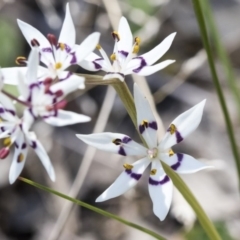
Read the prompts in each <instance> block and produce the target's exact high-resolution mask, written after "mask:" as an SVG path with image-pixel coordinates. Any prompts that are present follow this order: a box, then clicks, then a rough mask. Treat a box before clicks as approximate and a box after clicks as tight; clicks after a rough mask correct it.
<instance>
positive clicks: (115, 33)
mask: <svg viewBox="0 0 240 240" xmlns="http://www.w3.org/2000/svg"><path fill="white" fill-rule="evenodd" d="M112 36H113V38H114V40H117V41H119V40H120V36H119V34H118V32H117V31H113V32H112Z"/></svg>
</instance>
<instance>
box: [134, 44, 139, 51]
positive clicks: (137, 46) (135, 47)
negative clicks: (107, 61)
mask: <svg viewBox="0 0 240 240" xmlns="http://www.w3.org/2000/svg"><path fill="white" fill-rule="evenodd" d="M139 49H140V47H139V45H138V44H136V45H135V46H134V47H133V53H138V52H139Z"/></svg>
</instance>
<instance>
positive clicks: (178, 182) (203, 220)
mask: <svg viewBox="0 0 240 240" xmlns="http://www.w3.org/2000/svg"><path fill="white" fill-rule="evenodd" d="M118 88H122V89H121V90H120V89H116V88H115V89H116V91H117V92H118V93H119V92H120V94H119V97H120V98H121V100H122V102H123V104H124V106H125V107H126V109H127V112H128V113H129V115H130V114H131V115H130V116H132V117H131V118H132V119H133V122H135V123H136V122H137V118H136V109H135V105H134V101H133V97H132V95H131V93H130V91H129V90H128V88H127V85H126V84H121V85H118ZM126 88H127V89H126ZM125 92H126V93H127V94H125ZM126 103H127V104H126ZM133 109H134V111H133ZM141 139H142V140H143V144H144V145H145V146H146V147H147V145H146V142H145V141H144V139H143V138H141ZM162 164H163V167H164V170H165V171H166V173H167V174H168V175H169V177H170V178H171V179H172V181H173V183H174V185H175V187H176V188H177V189H178V190H179V192H181V194H182V195H183V196H184V197H185V199H186V201H187V202H188V203H189V205H190V206H191V207H192V208H193V210H194V211H195V213H196V215H197V218H198V220H199V222H200V224H201V225H202V227H203V229H204V230H205V231H206V233H207V235H208V236H209V238H210V239H211V240H221V238H220V236H219V235H218V233H217V231H216V229H215V227H214V225H213V224H212V222H211V221H210V220H209V218H208V216H207V215H206V213H205V212H204V210H203V209H202V207H201V206H200V205H199V203H198V201H197V200H196V198H195V197H194V196H193V194H192V193H191V191H190V190H189V188H188V187H187V185H186V184H185V183H184V181H183V180H182V179H181V178H180V177H179V176H178V174H177V173H175V172H174V171H173V170H172V169H171V168H170V167H168V166H167V165H166V164H164V163H162Z"/></svg>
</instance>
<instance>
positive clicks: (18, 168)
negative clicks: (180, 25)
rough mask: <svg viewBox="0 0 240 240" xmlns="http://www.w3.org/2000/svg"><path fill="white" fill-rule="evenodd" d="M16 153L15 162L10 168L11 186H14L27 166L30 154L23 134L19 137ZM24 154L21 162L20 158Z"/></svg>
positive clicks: (19, 134)
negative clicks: (26, 162) (26, 161)
mask: <svg viewBox="0 0 240 240" xmlns="http://www.w3.org/2000/svg"><path fill="white" fill-rule="evenodd" d="M15 143H16V145H15V151H14V155H13V161H12V164H11V167H10V172H9V182H10V184H13V183H14V182H15V181H16V179H17V178H18V177H19V175H20V173H21V172H22V170H23V167H24V165H25V160H26V156H27V152H28V148H27V144H26V142H25V139H24V135H23V134H22V133H20V132H19V133H18V137H17V139H16V141H15ZM20 154H22V159H21V161H19V160H20V158H19V156H20Z"/></svg>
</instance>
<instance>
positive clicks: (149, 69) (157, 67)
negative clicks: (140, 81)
mask: <svg viewBox="0 0 240 240" xmlns="http://www.w3.org/2000/svg"><path fill="white" fill-rule="evenodd" d="M174 62H175V60H166V61H164V62H161V63H158V64H156V65H153V66H146V67H143V68H142V69H141V70H140V71H138V72H137V74H138V75H141V76H149V75H151V74H153V73H155V72H157V71H160V70H161V69H163V68H165V67H167V66H168V65H170V64H172V63H174ZM131 72H132V73H135V72H134V69H133V71H131Z"/></svg>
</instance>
